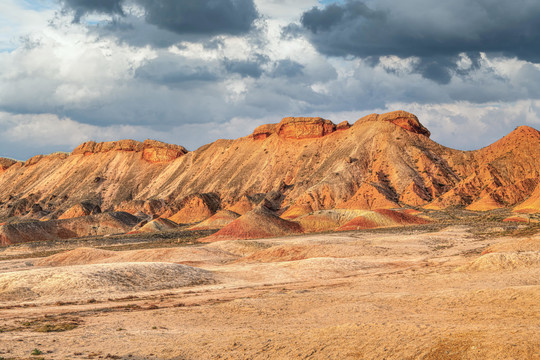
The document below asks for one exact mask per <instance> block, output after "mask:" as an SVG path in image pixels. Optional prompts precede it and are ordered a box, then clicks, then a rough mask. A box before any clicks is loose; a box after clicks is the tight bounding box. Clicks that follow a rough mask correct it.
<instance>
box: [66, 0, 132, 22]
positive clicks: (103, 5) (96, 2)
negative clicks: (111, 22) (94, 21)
mask: <svg viewBox="0 0 540 360" xmlns="http://www.w3.org/2000/svg"><path fill="white" fill-rule="evenodd" d="M123 2H124V0H61V3H62V5H63V9H64V11H69V10H72V11H73V12H74V15H73V20H74V21H75V22H79V21H80V19H81V17H83V16H84V15H86V14H91V13H106V14H114V15H124V11H123V9H122V3H123Z"/></svg>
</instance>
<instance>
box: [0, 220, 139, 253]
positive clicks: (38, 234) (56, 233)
mask: <svg viewBox="0 0 540 360" xmlns="http://www.w3.org/2000/svg"><path fill="white" fill-rule="evenodd" d="M138 222H139V220H138V219H137V218H136V217H134V216H133V215H130V214H128V213H124V212H115V213H104V214H99V215H90V216H82V217H77V218H72V219H64V220H50V221H33V222H22V223H15V224H6V225H2V226H0V245H2V246H5V245H12V244H20V243H25V242H32V241H46V240H56V239H70V238H77V237H83V236H103V235H110V234H119V233H126V232H127V231H129V230H130V229H131V228H133V226H135V225H136V224H137V223H138Z"/></svg>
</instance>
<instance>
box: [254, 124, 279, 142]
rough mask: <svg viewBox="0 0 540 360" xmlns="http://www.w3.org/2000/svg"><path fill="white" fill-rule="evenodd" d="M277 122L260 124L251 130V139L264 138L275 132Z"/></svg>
mask: <svg viewBox="0 0 540 360" xmlns="http://www.w3.org/2000/svg"><path fill="white" fill-rule="evenodd" d="M276 128H277V124H264V125H261V126H259V127H257V128H255V130H253V134H252V136H253V139H254V140H264V139H266V138H267V137H269V136H270V135H272V134H275V133H276Z"/></svg>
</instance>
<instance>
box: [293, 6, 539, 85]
mask: <svg viewBox="0 0 540 360" xmlns="http://www.w3.org/2000/svg"><path fill="white" fill-rule="evenodd" d="M367 4H369V5H367ZM301 25H302V27H303V28H304V30H305V32H306V33H307V35H308V38H309V39H310V40H311V42H312V43H313V44H314V45H315V46H316V47H317V49H318V50H319V51H320V52H322V53H324V54H327V55H331V56H350V55H352V56H357V57H362V58H367V57H380V56H387V55H396V56H399V57H402V58H406V57H411V56H416V57H419V58H420V59H421V61H420V63H419V64H418V68H417V69H416V70H417V71H418V72H420V73H421V74H422V75H423V76H424V77H426V78H430V79H433V80H436V81H437V82H440V83H446V82H448V81H449V79H450V77H451V74H452V73H453V72H455V71H457V69H456V67H455V65H453V64H452V60H453V59H452V58H453V57H457V55H458V54H459V53H462V52H464V53H467V54H471V55H475V54H477V53H478V52H486V53H498V54H501V55H504V56H510V57H518V58H520V59H523V60H528V61H534V62H538V61H539V60H540V2H538V1H537V0H518V1H512V2H509V1H505V0H455V1H445V2H433V1H431V0H402V1H390V0H379V1H371V2H367V1H366V2H362V1H358V0H347V1H346V2H344V3H342V4H331V5H328V6H326V7H323V8H320V7H313V8H312V9H311V10H309V11H306V12H305V13H304V14H303V15H302V17H301ZM285 31H287V30H285Z"/></svg>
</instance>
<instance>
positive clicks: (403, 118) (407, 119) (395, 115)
mask: <svg viewBox="0 0 540 360" xmlns="http://www.w3.org/2000/svg"><path fill="white" fill-rule="evenodd" d="M367 121H388V122H390V123H392V124H394V125H397V126H399V127H401V128H403V129H405V130H407V131H410V132H412V133H415V134H420V135H424V136H427V137H429V136H430V135H431V133H430V132H429V130H428V129H427V128H426V127H424V125H422V124H421V123H420V121H419V120H418V118H417V117H416V116H415V115H413V114H411V113H409V112H406V111H402V110H399V111H391V112H388V113H384V114H381V115H379V114H371V115H367V116H365V117H363V118H361V119H359V120H358V121H357V123H362V122H367Z"/></svg>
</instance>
